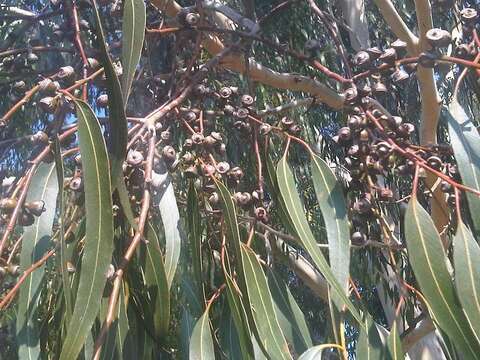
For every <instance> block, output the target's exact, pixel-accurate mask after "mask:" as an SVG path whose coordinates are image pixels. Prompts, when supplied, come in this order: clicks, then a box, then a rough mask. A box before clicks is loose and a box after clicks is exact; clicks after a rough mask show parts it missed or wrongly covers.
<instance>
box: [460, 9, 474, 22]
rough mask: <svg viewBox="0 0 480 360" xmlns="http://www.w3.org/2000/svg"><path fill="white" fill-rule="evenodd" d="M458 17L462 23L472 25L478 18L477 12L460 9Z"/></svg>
mask: <svg viewBox="0 0 480 360" xmlns="http://www.w3.org/2000/svg"><path fill="white" fill-rule="evenodd" d="M460 16H461V17H462V21H463V22H464V23H466V24H474V23H475V22H476V21H477V18H478V14H477V10H475V9H473V8H465V9H462V11H460Z"/></svg>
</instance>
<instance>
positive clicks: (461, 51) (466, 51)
mask: <svg viewBox="0 0 480 360" xmlns="http://www.w3.org/2000/svg"><path fill="white" fill-rule="evenodd" d="M473 52H474V48H473V47H472V46H470V45H469V44H460V45H458V46H457V47H456V48H455V55H456V56H457V57H459V58H461V59H469V58H471V57H472V53H473Z"/></svg>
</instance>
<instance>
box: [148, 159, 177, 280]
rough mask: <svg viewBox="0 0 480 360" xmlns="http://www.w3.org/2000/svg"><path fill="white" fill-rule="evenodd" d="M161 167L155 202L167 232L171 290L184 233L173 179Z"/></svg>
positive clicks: (166, 266) (167, 262)
mask: <svg viewBox="0 0 480 360" xmlns="http://www.w3.org/2000/svg"><path fill="white" fill-rule="evenodd" d="M159 165H160V170H159V173H154V174H153V177H154V178H155V182H157V183H158V184H160V186H159V187H158V189H157V192H156V195H155V196H156V198H155V201H156V202H157V203H158V208H159V210H160V217H161V218H162V223H163V229H164V231H165V272H166V274H167V282H168V287H169V288H170V287H171V286H172V282H173V277H174V276H175V272H176V270H177V266H178V260H179V259H180V250H181V248H182V238H183V233H182V227H181V223H180V213H179V211H178V206H177V200H176V199H175V191H174V189H173V184H172V178H171V176H170V174H169V173H168V171H167V167H166V166H165V164H164V163H163V162H160V164H159Z"/></svg>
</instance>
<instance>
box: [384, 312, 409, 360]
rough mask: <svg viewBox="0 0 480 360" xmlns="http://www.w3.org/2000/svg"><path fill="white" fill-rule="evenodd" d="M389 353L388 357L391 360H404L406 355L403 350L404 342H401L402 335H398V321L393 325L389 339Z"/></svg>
mask: <svg viewBox="0 0 480 360" xmlns="http://www.w3.org/2000/svg"><path fill="white" fill-rule="evenodd" d="M387 351H388V357H389V359H391V360H404V359H405V354H404V353H403V349H402V342H401V340H400V334H399V333H398V325H397V320H396V319H395V320H394V321H393V323H392V329H391V330H390V334H388V338H387Z"/></svg>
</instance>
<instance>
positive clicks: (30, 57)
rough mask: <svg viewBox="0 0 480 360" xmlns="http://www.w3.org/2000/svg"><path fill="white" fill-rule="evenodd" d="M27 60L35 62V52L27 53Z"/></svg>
mask: <svg viewBox="0 0 480 360" xmlns="http://www.w3.org/2000/svg"><path fill="white" fill-rule="evenodd" d="M27 62H28V63H29V64H35V63H37V62H38V55H37V54H35V53H32V52H31V53H28V55H27Z"/></svg>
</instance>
